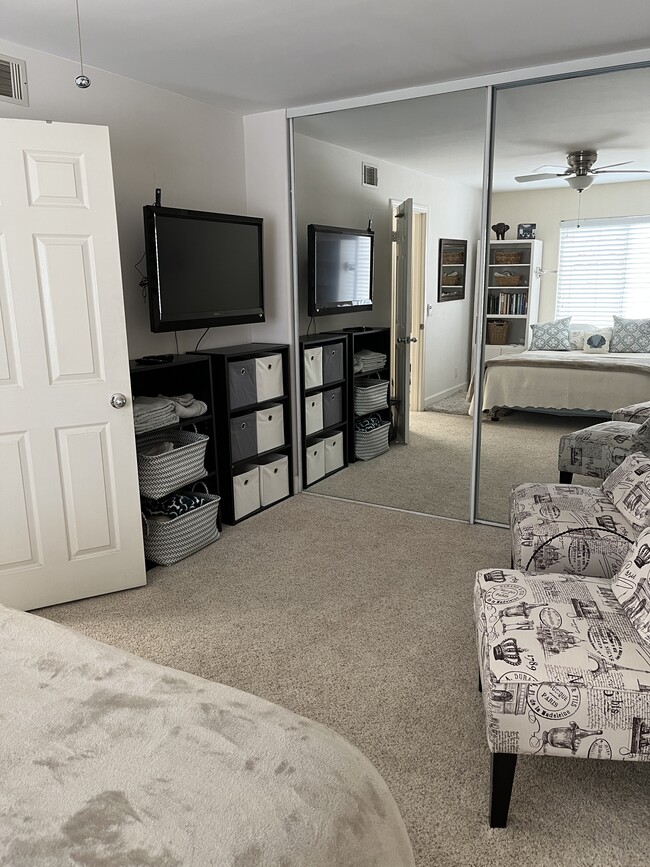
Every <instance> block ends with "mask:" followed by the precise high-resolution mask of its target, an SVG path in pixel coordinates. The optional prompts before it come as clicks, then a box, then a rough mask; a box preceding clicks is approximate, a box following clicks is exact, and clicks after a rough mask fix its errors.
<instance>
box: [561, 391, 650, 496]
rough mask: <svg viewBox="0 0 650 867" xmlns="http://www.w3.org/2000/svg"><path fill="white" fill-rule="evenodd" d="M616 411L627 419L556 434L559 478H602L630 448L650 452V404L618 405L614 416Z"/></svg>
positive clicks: (567, 482)
mask: <svg viewBox="0 0 650 867" xmlns="http://www.w3.org/2000/svg"><path fill="white" fill-rule="evenodd" d="M640 413H647V414H646V415H645V416H644V415H641V414H640ZM619 415H620V416H621V417H625V419H629V420H624V418H617V419H616V420H615V421H605V422H602V423H601V424H594V425H591V427H586V428H583V429H582V430H578V431H574V432H573V433H569V434H565V435H564V436H563V437H561V438H560V446H559V449H558V460H557V466H558V470H559V473H560V482H563V483H566V484H569V483H570V482H571V481H572V479H573V476H574V475H580V476H591V477H592V478H597V479H605V478H607V476H608V475H609V474H610V473H611V472H612V470H613V469H615V468H616V467H617V466H619V464H621V463H622V462H623V461H624V460H625V458H626V457H627V456H628V455H629V454H631V453H632V452H637V451H640V452H644V453H645V454H650V404H635V405H634V406H632V407H622V408H621V409H619V410H616V412H615V413H614V417H615V418H616V417H617V416H619ZM635 419H636V421H635Z"/></svg>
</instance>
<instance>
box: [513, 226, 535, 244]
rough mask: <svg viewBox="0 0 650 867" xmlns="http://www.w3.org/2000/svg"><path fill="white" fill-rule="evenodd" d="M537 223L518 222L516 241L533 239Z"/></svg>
mask: <svg viewBox="0 0 650 867" xmlns="http://www.w3.org/2000/svg"><path fill="white" fill-rule="evenodd" d="M536 229H537V223H519V225H518V226H517V240H518V241H534V240H535V230H536Z"/></svg>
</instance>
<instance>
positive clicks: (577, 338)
mask: <svg viewBox="0 0 650 867" xmlns="http://www.w3.org/2000/svg"><path fill="white" fill-rule="evenodd" d="M569 343H570V344H571V349H584V348H585V333H584V331H575V330H574V329H573V328H571V330H570V331H569Z"/></svg>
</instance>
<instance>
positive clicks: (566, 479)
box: [560, 471, 573, 485]
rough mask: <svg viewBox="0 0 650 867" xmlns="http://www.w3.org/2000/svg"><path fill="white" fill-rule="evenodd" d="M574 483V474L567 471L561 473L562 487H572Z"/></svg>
mask: <svg viewBox="0 0 650 867" xmlns="http://www.w3.org/2000/svg"><path fill="white" fill-rule="evenodd" d="M572 481H573V473H567V472H565V471H562V472H560V484H561V485H570V484H571V482H572Z"/></svg>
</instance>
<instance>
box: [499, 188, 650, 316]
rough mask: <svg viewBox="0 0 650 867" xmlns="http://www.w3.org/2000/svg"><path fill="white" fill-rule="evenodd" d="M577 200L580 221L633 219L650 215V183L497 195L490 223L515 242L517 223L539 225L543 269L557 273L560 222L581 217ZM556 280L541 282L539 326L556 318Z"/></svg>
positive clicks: (550, 276)
mask: <svg viewBox="0 0 650 867" xmlns="http://www.w3.org/2000/svg"><path fill="white" fill-rule="evenodd" d="M578 196H581V197H582V207H581V219H584V220H587V219H589V218H596V217H632V216H642V215H645V214H650V181H636V182H630V183H622V184H603V183H600V184H599V182H598V180H596V181H594V183H593V185H592V186H591V187H589V189H588V190H585V191H584V192H583V193H577V192H576V191H575V190H572V189H571V188H570V187H569V186H568V185H566V186H562V187H561V188H558V189H548V190H531V189H525V190H521V191H519V190H516V191H515V192H508V193H495V194H494V196H493V197H492V219H491V223H492V225H494V224H495V223H499V222H504V223H507V224H508V225H509V226H510V231H509V232H508V233H507V235H506V238H508V239H511V238H516V236H517V224H518V223H537V229H536V234H535V237H536V238H538V239H539V240H541V241H543V242H544V247H543V250H542V268H544V269H548V270H551V271H555V270H557V266H558V259H559V251H560V222H561V221H562V220H575V219H576V217H577V216H578V204H579V201H578ZM556 292H557V278H556V275H555V274H544V275H543V277H542V281H541V292H540V305H539V317H538V321H539V322H547V321H549V320H551V319H554V318H555V297H556Z"/></svg>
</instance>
